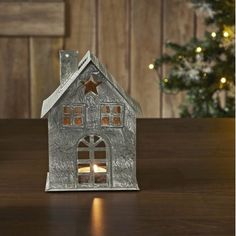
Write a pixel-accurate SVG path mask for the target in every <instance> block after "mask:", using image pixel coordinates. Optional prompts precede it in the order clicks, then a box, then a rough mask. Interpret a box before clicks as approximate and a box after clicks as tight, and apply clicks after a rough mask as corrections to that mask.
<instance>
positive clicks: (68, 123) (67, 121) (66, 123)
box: [63, 117, 71, 125]
mask: <svg viewBox="0 0 236 236" xmlns="http://www.w3.org/2000/svg"><path fill="white" fill-rule="evenodd" d="M63 124H64V125H70V124H71V123H70V118H69V117H64V119H63Z"/></svg>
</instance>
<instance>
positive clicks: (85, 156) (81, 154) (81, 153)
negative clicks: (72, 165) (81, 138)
mask: <svg viewBox="0 0 236 236" xmlns="http://www.w3.org/2000/svg"><path fill="white" fill-rule="evenodd" d="M78 159H89V152H88V151H78Z"/></svg>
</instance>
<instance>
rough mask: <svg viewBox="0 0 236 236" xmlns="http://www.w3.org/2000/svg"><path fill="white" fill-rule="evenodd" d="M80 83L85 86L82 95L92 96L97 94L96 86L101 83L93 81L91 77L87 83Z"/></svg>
mask: <svg viewBox="0 0 236 236" xmlns="http://www.w3.org/2000/svg"><path fill="white" fill-rule="evenodd" d="M81 83H82V84H83V85H84V86H85V91H84V94H87V93H89V92H92V93H94V94H98V91H97V86H98V85H99V84H101V83H102V82H101V81H95V80H94V78H93V76H92V75H91V76H90V78H89V79H88V80H87V81H81Z"/></svg>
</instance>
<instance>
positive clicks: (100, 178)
mask: <svg viewBox="0 0 236 236" xmlns="http://www.w3.org/2000/svg"><path fill="white" fill-rule="evenodd" d="M106 182H107V176H106V175H103V174H95V176H94V183H95V184H105V183H106Z"/></svg>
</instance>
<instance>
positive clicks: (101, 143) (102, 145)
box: [96, 141, 106, 147]
mask: <svg viewBox="0 0 236 236" xmlns="http://www.w3.org/2000/svg"><path fill="white" fill-rule="evenodd" d="M96 147H106V145H105V143H104V142H103V141H101V142H99V143H98V144H97V145H96Z"/></svg>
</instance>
